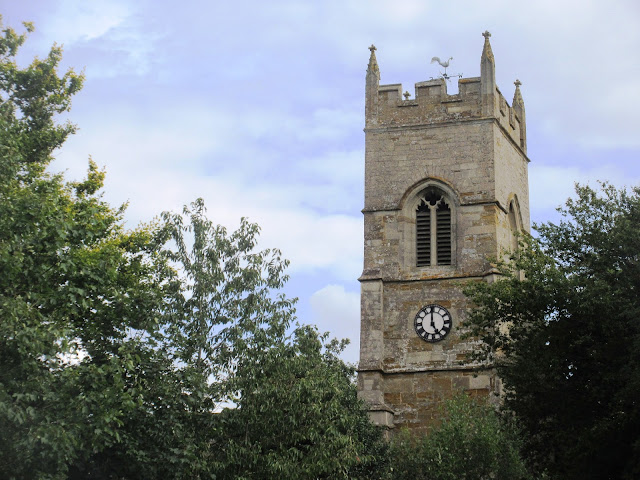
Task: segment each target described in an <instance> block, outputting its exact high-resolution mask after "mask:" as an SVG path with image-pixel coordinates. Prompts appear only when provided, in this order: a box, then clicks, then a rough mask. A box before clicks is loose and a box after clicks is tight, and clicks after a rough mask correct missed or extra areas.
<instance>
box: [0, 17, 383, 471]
mask: <svg viewBox="0 0 640 480" xmlns="http://www.w3.org/2000/svg"><path fill="white" fill-rule="evenodd" d="M27 30H28V31H31V30H32V27H31V26H30V25H27ZM25 38H26V36H25V35H18V34H16V33H15V32H14V31H13V30H12V29H5V30H4V31H3V35H2V37H0V101H1V104H0V192H1V193H0V271H2V276H0V477H2V478H8V479H32V478H35V479H63V478H70V479H84V478H95V479H115V478H128V479H135V478H141V479H142V478H144V479H153V478H159V479H160V478H161V479H172V478H175V479H193V478H234V477H239V478H274V477H275V478H278V477H279V478H286V477H287V475H288V478H320V477H323V476H324V477H330V478H375V476H374V475H373V473H372V467H373V466H374V465H376V462H380V460H379V458H383V457H382V456H379V457H375V456H374V455H372V453H375V452H384V451H385V449H386V447H385V444H384V442H383V441H382V439H381V435H380V432H379V431H378V430H377V429H376V428H375V427H373V426H372V425H371V424H370V423H369V422H368V420H367V416H366V412H365V410H364V409H363V406H362V405H361V404H360V402H359V401H358V400H357V397H356V394H355V387H354V386H353V382H352V380H353V370H352V369H351V368H349V367H347V366H345V365H344V363H343V362H342V361H341V360H339V358H338V356H337V355H338V353H339V352H340V350H341V348H342V344H340V343H337V342H328V341H327V340H326V337H324V336H320V335H318V333H317V332H316V331H315V330H314V329H312V328H307V327H305V328H297V329H295V330H293V331H291V323H292V321H293V318H294V313H295V310H294V303H295V301H294V300H291V299H288V298H286V297H285V296H284V295H282V294H280V293H279V290H280V289H281V287H282V286H283V284H284V282H285V281H286V280H287V276H286V275H285V274H284V270H285V268H286V266H287V262H286V261H284V260H282V259H281V257H280V252H278V251H277V250H272V251H270V250H265V251H256V250H255V247H256V243H257V235H258V231H259V229H258V227H257V226H256V225H254V224H251V223H249V222H247V221H246V220H244V219H243V220H242V222H241V225H240V228H239V229H238V230H237V231H235V232H232V233H231V234H228V233H227V232H226V230H225V229H224V228H222V227H219V226H216V225H214V224H213V223H212V222H211V221H210V220H208V219H207V218H206V217H205V208H204V204H203V202H202V201H201V200H197V201H196V202H194V203H193V204H192V205H191V206H190V207H186V208H185V210H184V215H175V214H169V213H166V214H164V215H163V220H164V222H163V223H162V224H159V225H152V226H147V227H140V228H138V229H136V230H133V231H127V230H125V229H124V227H123V222H122V216H123V212H124V208H120V209H114V208H112V207H111V206H110V205H108V204H107V203H106V202H104V201H103V200H102V199H101V196H100V189H101V188H102V186H103V180H104V172H103V171H101V170H100V169H99V168H98V167H97V166H96V165H95V163H93V162H92V161H89V170H88V174H87V177H86V179H84V180H82V181H80V182H66V181H65V180H64V179H63V178H62V176H60V175H53V174H50V173H48V172H47V166H48V164H49V162H50V161H51V159H52V153H53V151H54V150H55V149H56V148H58V147H59V146H61V145H62V143H63V142H64V140H65V138H66V137H67V136H68V135H69V134H71V133H73V132H74V130H75V127H74V126H73V125H71V124H69V123H66V124H62V125H60V124H57V123H56V122H55V115H56V114H59V113H61V112H63V111H65V110H67V109H68V108H69V105H70V100H71V96H72V95H73V94H74V93H76V92H77V91H78V90H79V88H80V86H81V84H82V80H83V79H82V76H79V75H76V74H74V73H73V71H69V72H67V73H66V74H64V75H62V76H58V74H57V72H56V67H57V65H58V63H59V61H60V55H61V50H60V49H59V48H58V47H55V46H54V48H53V49H52V50H51V53H50V54H49V55H48V57H47V58H45V59H44V60H38V59H36V60H35V61H34V62H33V63H32V64H31V65H30V66H29V67H27V68H24V69H21V68H19V67H18V66H17V65H16V63H15V60H14V59H15V55H16V53H17V51H18V48H19V47H20V45H22V43H23V42H24V41H25Z"/></svg>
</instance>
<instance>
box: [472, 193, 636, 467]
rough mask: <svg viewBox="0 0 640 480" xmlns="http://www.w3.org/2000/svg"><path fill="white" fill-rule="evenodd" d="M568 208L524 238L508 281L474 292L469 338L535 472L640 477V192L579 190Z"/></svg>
mask: <svg viewBox="0 0 640 480" xmlns="http://www.w3.org/2000/svg"><path fill="white" fill-rule="evenodd" d="M560 211H561V213H562V220H561V221H560V222H559V223H557V224H552V223H546V224H542V225H539V226H536V228H537V230H538V232H539V234H540V236H539V238H532V237H524V238H523V239H522V242H521V248H520V249H519V251H517V252H516V253H515V254H514V255H513V257H512V261H511V262H510V263H506V264H503V265H501V271H502V273H503V274H504V278H503V279H502V280H500V281H497V282H495V283H493V284H486V283H478V284H475V285H473V286H472V287H470V288H469V289H468V292H467V293H468V294H469V295H470V296H471V298H472V299H473V301H474V302H475V304H476V305H477V307H478V308H477V309H476V310H475V311H473V312H472V313H471V315H470V319H469V326H470V327H471V334H472V335H476V336H478V337H480V338H481V339H482V341H483V346H484V349H483V350H482V352H480V353H481V356H482V357H483V358H487V359H488V360H490V361H492V362H494V363H495V365H496V367H497V369H498V372H499V374H500V376H501V378H502V379H503V381H504V385H505V389H506V393H505V399H504V401H505V404H504V406H505V408H506V409H508V410H509V411H512V412H513V413H514V414H515V416H516V418H517V420H518V421H519V422H520V423H521V425H522V427H523V429H524V434H525V438H526V439H527V445H526V447H527V452H528V457H529V458H530V460H531V461H532V463H533V464H534V465H536V467H537V468H538V471H542V470H544V469H545V468H546V469H548V471H549V472H550V473H551V474H553V475H554V476H555V477H557V478H562V479H573V478H575V479H591V478H593V479H596V478H598V479H600V478H612V479H614V478H615V479H618V478H621V479H631V478H638V476H639V475H640V461H639V460H638V459H640V433H639V432H640V404H639V403H638V395H637V394H638V392H639V391H640V322H639V321H638V318H640V189H639V188H633V189H630V190H624V189H621V190H619V189H616V188H614V187H613V186H611V185H609V184H606V183H605V184H602V185H601V188H600V189H594V188H591V187H588V186H580V185H577V186H576V197H575V198H572V199H569V200H568V201H567V203H566V205H565V206H564V208H562V209H561V210H560ZM523 277H524V280H521V278H523Z"/></svg>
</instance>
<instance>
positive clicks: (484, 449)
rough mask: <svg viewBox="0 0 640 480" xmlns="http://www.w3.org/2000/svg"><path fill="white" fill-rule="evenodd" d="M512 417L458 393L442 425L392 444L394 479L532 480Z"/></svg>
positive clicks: (400, 436)
mask: <svg viewBox="0 0 640 480" xmlns="http://www.w3.org/2000/svg"><path fill="white" fill-rule="evenodd" d="M519 445H520V440H519V436H518V434H517V431H516V430H515V428H514V426H513V423H512V422H511V421H510V419H509V418H508V417H507V418H500V417H499V415H498V414H497V413H496V411H495V409H494V408H493V407H491V406H490V405H486V404H484V403H481V401H480V400H475V399H472V398H469V397H467V396H466V395H459V396H457V397H454V398H453V399H452V400H449V401H447V402H445V404H444V405H443V419H442V423H441V424H440V425H439V426H438V427H436V428H435V429H434V430H433V431H432V432H430V433H429V434H427V435H423V436H421V437H416V436H414V435H411V434H410V432H409V431H408V430H404V431H402V432H400V433H399V434H398V435H397V436H396V437H395V438H394V439H393V440H392V442H391V451H390V458H391V459H392V460H391V470H390V472H389V478H393V479H394V480H404V479H407V480H409V479H411V480H421V479H424V480H464V479H470V480H483V479H492V478H504V479H507V478H508V479H510V480H519V479H527V478H530V477H529V475H528V473H527V470H526V468H525V465H524V462H523V460H522V458H521V457H520V453H519V451H518V448H519Z"/></svg>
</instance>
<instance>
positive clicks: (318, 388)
mask: <svg viewBox="0 0 640 480" xmlns="http://www.w3.org/2000/svg"><path fill="white" fill-rule="evenodd" d="M343 347H344V344H341V343H338V342H336V341H332V342H328V343H327V342H326V335H324V336H318V334H317V332H316V330H315V329H313V328H311V327H299V328H297V329H296V330H295V331H294V332H293V334H292V336H291V338H290V341H286V342H278V343H277V344H275V345H274V346H273V347H271V348H268V349H266V350H256V351H253V352H252V355H251V356H248V357H246V358H244V359H242V360H241V361H240V362H239V365H238V371H237V374H236V377H235V379H234V381H233V382H232V383H233V385H234V387H235V389H236V390H237V395H238V396H237V408H235V409H227V410H225V411H224V412H223V414H222V416H223V419H224V428H225V435H224V436H223V438H224V441H225V443H224V445H222V446H221V449H222V453H223V459H222V462H223V463H224V464H225V467H224V469H223V477H224V478H238V479H270V478H280V479H316V478H335V479H340V478H345V479H347V478H367V479H371V478H376V472H378V471H379V467H380V464H381V463H382V462H381V458H378V457H376V456H375V455H374V454H375V453H382V452H384V451H385V448H386V446H385V445H384V441H383V439H382V436H381V432H379V431H378V430H377V429H376V427H374V426H372V425H371V424H370V422H369V419H368V416H367V413H366V410H365V408H364V406H363V405H362V404H361V402H360V401H359V400H358V399H357V396H356V389H355V385H354V384H353V381H352V379H353V373H354V372H353V370H352V369H351V368H349V367H347V366H346V365H345V364H344V363H343V362H342V361H341V360H340V359H339V358H338V354H339V353H340V352H341V351H342V349H343Z"/></svg>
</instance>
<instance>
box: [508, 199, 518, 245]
mask: <svg viewBox="0 0 640 480" xmlns="http://www.w3.org/2000/svg"><path fill="white" fill-rule="evenodd" d="M507 220H508V223H509V248H510V250H511V251H512V252H516V251H517V250H518V241H519V236H520V232H521V231H522V219H521V217H520V206H519V204H518V198H517V197H516V196H515V195H514V196H513V198H511V200H510V201H509V208H508V211H507Z"/></svg>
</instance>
